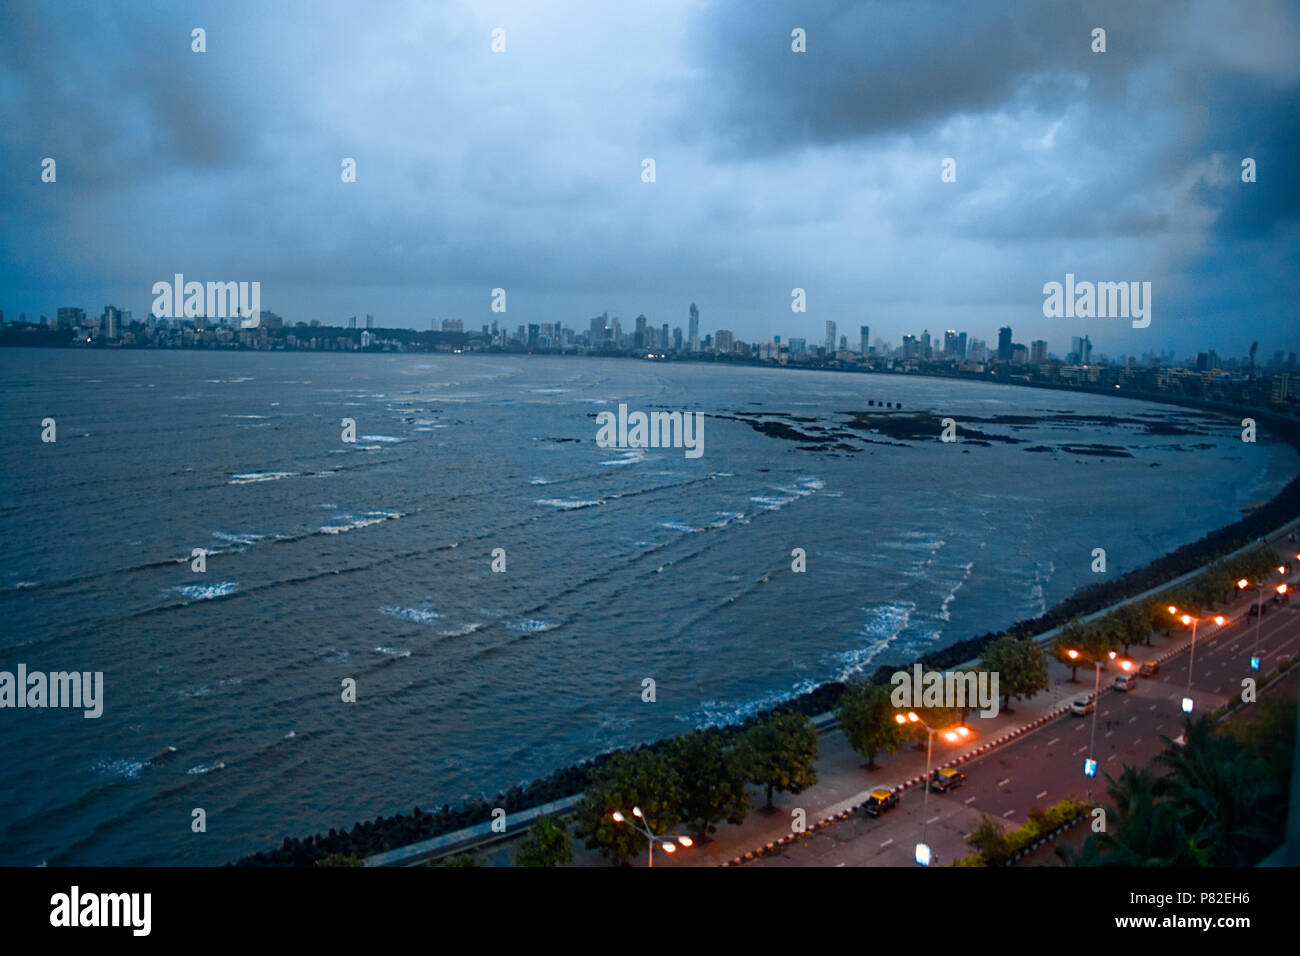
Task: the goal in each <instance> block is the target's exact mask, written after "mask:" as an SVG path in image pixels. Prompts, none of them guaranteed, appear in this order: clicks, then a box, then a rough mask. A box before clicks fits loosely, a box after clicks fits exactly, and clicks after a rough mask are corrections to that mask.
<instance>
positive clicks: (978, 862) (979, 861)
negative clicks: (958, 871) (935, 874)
mask: <svg viewBox="0 0 1300 956" xmlns="http://www.w3.org/2000/svg"><path fill="white" fill-rule="evenodd" d="M951 865H952V866H988V864H987V863H985V862H984V858H983V857H982V856H980V855H979V854H978V853H975V854H972V855H971V856H959V857H958V858H957V859H955V860H953V861H952V864H951Z"/></svg>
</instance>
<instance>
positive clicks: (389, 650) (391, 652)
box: [375, 645, 411, 657]
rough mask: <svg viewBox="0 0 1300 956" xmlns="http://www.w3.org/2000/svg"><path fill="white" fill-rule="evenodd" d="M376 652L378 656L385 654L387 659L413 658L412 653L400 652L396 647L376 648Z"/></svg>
mask: <svg viewBox="0 0 1300 956" xmlns="http://www.w3.org/2000/svg"><path fill="white" fill-rule="evenodd" d="M375 652H376V653H378V654H383V655H384V656H385V657H410V656H411V652H410V651H403V650H398V649H397V648H396V647H386V646H383V645H381V646H379V647H376V648H375Z"/></svg>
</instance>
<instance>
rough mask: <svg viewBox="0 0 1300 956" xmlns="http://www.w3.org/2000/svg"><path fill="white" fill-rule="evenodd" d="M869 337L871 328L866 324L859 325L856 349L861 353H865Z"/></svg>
mask: <svg viewBox="0 0 1300 956" xmlns="http://www.w3.org/2000/svg"><path fill="white" fill-rule="evenodd" d="M870 338H871V329H870V327H868V326H865V325H863V326H859V328H858V351H859V352H860V353H862V354H863V355H866V354H867V348H868V346H867V342H868V341H869V340H870Z"/></svg>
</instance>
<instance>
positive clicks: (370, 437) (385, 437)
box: [361, 435, 404, 443]
mask: <svg viewBox="0 0 1300 956" xmlns="http://www.w3.org/2000/svg"><path fill="white" fill-rule="evenodd" d="M361 440H362V441H379V442H389V443H391V442H400V441H404V439H402V438H397V437H394V436H393V435H362V436H361Z"/></svg>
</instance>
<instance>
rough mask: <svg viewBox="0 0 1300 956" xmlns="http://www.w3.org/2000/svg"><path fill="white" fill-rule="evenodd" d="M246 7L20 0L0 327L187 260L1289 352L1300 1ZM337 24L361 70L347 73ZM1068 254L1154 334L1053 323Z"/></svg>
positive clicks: (4, 109) (339, 289)
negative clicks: (1236, 4) (904, 80)
mask: <svg viewBox="0 0 1300 956" xmlns="http://www.w3.org/2000/svg"><path fill="white" fill-rule="evenodd" d="M250 10H251V8H244V7H242V6H241V5H239V4H234V5H231V6H229V7H225V6H216V5H212V6H204V5H199V6H198V7H196V8H194V9H192V10H187V11H184V12H181V11H164V12H162V13H159V12H157V11H150V10H143V9H141V10H134V9H130V8H123V9H112V8H109V9H98V8H94V7H84V8H78V7H76V6H67V7H60V8H58V9H46V8H42V7H39V6H36V5H32V4H26V3H15V4H11V5H8V6H7V8H6V11H5V13H4V14H3V22H4V23H5V26H6V29H4V30H0V48H3V49H4V51H5V56H3V57H0V64H3V65H0V115H3V116H4V118H5V123H4V124H3V131H0V142H2V143H3V147H4V148H3V149H0V168H2V169H3V171H4V176H3V178H2V179H0V182H2V183H3V185H0V190H3V193H2V195H3V198H4V204H5V208H6V209H7V210H8V211H9V213H10V214H9V215H8V216H7V217H5V219H4V220H3V221H0V241H3V242H4V245H5V247H6V250H7V252H8V255H7V256H6V257H5V261H4V262H3V263H2V264H0V299H2V300H3V301H4V302H5V305H4V307H5V309H6V311H7V313H8V314H10V315H17V314H18V313H19V312H27V313H28V314H29V315H32V316H36V315H40V314H42V313H44V314H47V315H53V314H54V310H56V309H57V308H58V307H60V306H64V305H67V303H68V302H69V301H81V302H113V303H116V304H120V306H121V307H122V308H124V309H129V310H132V311H133V312H134V313H135V314H136V315H143V314H146V312H147V310H148V307H149V301H150V298H151V296H150V289H151V287H152V285H153V283H155V282H157V281H158V280H160V279H164V278H168V277H170V276H171V275H172V274H173V273H175V272H178V271H184V272H185V273H186V274H193V275H195V276H199V277H202V278H205V279H206V278H220V279H223V280H226V279H237V280H239V281H258V282H260V283H261V284H262V288H263V293H264V296H265V299H266V301H267V303H268V304H270V305H271V307H272V308H274V309H276V310H277V311H278V312H280V313H282V314H284V315H285V316H286V317H288V318H289V319H291V320H293V321H297V320H300V319H302V320H309V319H312V318H316V319H319V320H321V321H324V322H327V323H331V324H332V323H341V322H342V321H343V320H344V319H346V318H347V317H348V316H351V315H362V314H364V313H365V312H370V313H372V314H374V315H375V316H378V317H381V318H380V319H379V320H378V321H379V322H383V321H385V319H384V318H383V317H387V321H388V322H389V323H390V324H391V325H392V326H393V327H406V328H417V329H418V328H423V327H425V325H426V323H427V321H428V319H429V316H430V313H433V314H436V315H454V316H458V317H461V318H462V319H463V321H464V322H465V325H466V327H467V328H477V327H479V326H480V325H481V324H483V323H484V322H488V323H490V322H491V321H492V320H493V319H494V318H501V316H498V315H495V314H493V312H492V311H491V310H492V306H493V300H494V296H493V290H495V289H503V290H505V292H506V293H507V294H508V298H509V304H508V309H507V315H508V316H509V317H510V320H511V322H512V324H516V323H517V324H524V325H527V324H534V323H537V324H540V323H542V322H554V321H556V320H557V319H560V320H563V321H565V322H577V321H578V318H577V317H578V316H582V315H586V316H592V315H599V314H601V313H604V312H609V313H610V314H614V315H619V316H626V317H627V318H626V320H625V321H628V322H629V323H630V322H631V321H632V319H633V317H635V316H636V315H637V314H645V315H646V316H647V317H648V319H649V321H650V323H651V324H658V323H662V322H663V321H664V319H665V317H667V318H668V321H669V323H670V325H672V326H675V325H677V324H678V321H679V320H678V319H677V318H676V317H677V316H680V315H682V314H683V313H684V312H685V311H686V309H687V308H688V306H689V304H690V302H692V301H694V302H696V303H698V304H699V306H700V309H701V311H702V312H703V313H704V314H706V315H708V316H710V319H709V324H710V325H711V326H712V327H713V328H714V329H718V328H720V329H726V330H729V331H731V332H732V333H733V334H734V335H735V336H736V337H737V338H739V339H742V340H745V341H754V340H761V339H763V338H765V337H767V336H770V335H772V334H778V330H779V334H782V335H788V336H792V337H802V338H806V339H807V340H808V341H809V342H815V341H823V340H824V329H825V323H826V322H827V321H834V322H836V323H837V326H838V328H839V330H840V331H839V333H837V336H838V334H847V335H848V338H849V339H850V342H852V340H853V339H854V338H855V337H856V336H854V335H853V334H852V333H853V332H854V331H855V330H856V329H857V328H858V327H859V326H860V325H862V324H866V325H869V326H870V327H871V328H872V330H873V334H874V335H878V336H881V337H883V338H886V339H889V340H892V341H897V340H898V339H899V338H900V337H901V336H902V335H903V334H905V333H912V334H916V331H917V330H920V329H924V328H927V327H928V328H929V329H930V330H931V332H932V334H941V332H940V330H944V329H948V328H952V327H953V326H963V327H965V328H968V329H971V328H980V329H996V328H998V327H1000V326H1002V325H1008V324H1009V325H1011V326H1012V327H1014V328H1017V329H1021V330H1023V332H1020V333H1018V334H1019V335H1021V337H1022V339H1023V341H1024V342H1025V343H1026V344H1028V343H1030V342H1032V341H1035V340H1047V341H1049V342H1050V341H1054V340H1062V339H1066V338H1071V337H1076V336H1079V337H1082V336H1085V335H1086V336H1088V337H1089V338H1090V340H1091V341H1092V343H1093V344H1094V347H1095V348H1096V349H1097V351H1099V352H1106V353H1110V354H1117V353H1120V352H1125V353H1130V354H1133V353H1141V352H1143V351H1157V352H1158V351H1163V350H1165V349H1169V348H1173V349H1175V350H1178V351H1180V352H1182V353H1195V352H1198V351H1205V350H1207V349H1214V350H1216V351H1217V352H1219V353H1220V354H1224V355H1230V354H1242V353H1244V352H1245V351H1246V350H1247V349H1248V348H1249V346H1250V343H1251V342H1252V341H1258V342H1259V343H1260V350H1261V352H1262V353H1263V354H1266V355H1271V354H1272V353H1273V352H1274V351H1276V350H1277V349H1282V350H1283V351H1291V350H1294V349H1295V348H1296V347H1297V345H1300V338H1298V337H1300V331H1297V323H1296V322H1295V305H1294V303H1295V297H1296V292H1297V290H1296V284H1295V279H1294V262H1295V261H1296V258H1297V251H1298V248H1297V247H1298V245H1300V228H1297V217H1298V213H1300V190H1297V188H1296V186H1295V184H1294V179H1293V177H1291V176H1290V175H1289V165H1288V163H1289V157H1290V155H1292V154H1293V153H1294V150H1295V145H1296V143H1297V140H1298V139H1300V137H1297V124H1296V121H1295V116H1296V115H1297V112H1300V111H1297V109H1296V105H1297V101H1298V99H1300V97H1298V96H1297V91H1298V90H1300V67H1298V66H1297V63H1296V61H1295V59H1294V57H1293V56H1290V55H1289V51H1291V50H1293V49H1294V47H1295V44H1296V38H1297V36H1298V35H1300V16H1298V15H1297V11H1296V9H1295V8H1294V7H1293V6H1285V5H1278V6H1273V5H1270V6H1264V7H1256V8H1254V9H1253V10H1252V12H1251V13H1250V15H1244V14H1243V15H1240V16H1238V15H1235V14H1232V15H1230V14H1228V13H1226V12H1224V11H1220V10H1215V9H1212V8H1209V7H1207V6H1205V5H1202V4H1197V3H1190V2H1188V3H1167V4H1156V5H1152V6H1151V7H1150V8H1149V9H1146V8H1144V9H1141V10H1121V9H1115V10H1108V11H1104V13H1102V14H1093V13H1090V12H1089V13H1085V12H1081V11H1065V10H1059V9H1043V8H1041V5H1035V4H1032V3H1025V4H1011V5H1009V7H1008V9H1007V11H1006V16H1005V17H996V18H993V17H988V16H987V15H984V14H982V13H980V12H979V11H974V10H972V11H958V12H954V11H952V10H951V9H948V8H944V7H937V6H936V7H932V8H924V7H923V8H922V9H919V10H918V9H916V8H911V9H904V8H902V7H898V8H890V7H882V6H878V5H867V4H862V5H855V6H852V7H849V8H842V7H841V6H840V5H837V4H831V3H815V4H813V5H812V6H810V7H807V8H802V9H799V10H797V11H793V12H792V11H783V10H780V9H764V10H761V11H742V10H740V9H739V8H738V6H737V5H736V4H734V3H730V2H728V3H720V4H716V5H713V6H710V7H699V6H697V5H695V4H692V3H687V2H682V3H666V4H663V5H661V7H659V8H657V9H656V16H655V18H654V19H653V22H647V21H646V20H645V18H644V17H643V15H642V14H641V13H640V12H638V11H632V10H628V11H618V10H615V11H611V10H607V9H604V8H602V7H600V6H599V5H583V4H577V5H575V6H573V7H570V8H567V9H565V10H559V11H541V10H533V9H530V8H529V7H528V6H527V5H524V4H509V3H507V4H502V5H500V6H498V7H494V8H493V9H491V10H484V9H480V8H476V7H474V6H471V5H468V4H465V5H459V6H455V5H453V6H448V7H443V8H439V9H434V10H431V9H428V8H426V7H423V6H421V5H418V4H398V5H395V6H393V7H389V8H386V9H385V10H384V11H381V12H379V13H378V14H376V15H375V16H373V17H370V18H368V19H366V20H365V21H364V22H361V21H360V20H359V19H358V15H357V13H356V12H355V11H354V10H352V9H350V8H349V7H347V6H346V5H330V4H325V5H321V6H319V7H312V8H311V9H310V11H309V12H310V15H305V13H306V12H307V11H306V10H305V8H294V7H293V6H292V5H290V6H286V7H285V8H283V9H276V10H272V11H259V13H258V16H257V17H250V16H248V15H246V14H247V13H248V12H249V11H250ZM927 13H928V15H927ZM1098 17H1100V18H1101V19H1102V20H1104V21H1105V24H1104V26H1105V28H1106V29H1107V30H1108V31H1109V33H1108V36H1109V38H1110V42H1109V47H1108V49H1107V50H1106V51H1105V52H1095V51H1093V50H1092V49H1091V47H1090V45H1091V42H1092V40H1091V33H1092V30H1093V29H1094V28H1095V27H1097V25H1098V24H1097V23H1094V20H1096V19H1097V18H1098ZM796 21H797V22H796ZM254 23H255V24H256V26H255V27H254V26H253V24H254ZM922 24H924V27H923V28H922ZM196 25H201V26H202V27H203V29H204V30H205V31H206V37H207V46H206V49H205V51H204V52H202V53H197V52H194V51H193V50H192V49H191V40H190V35H191V30H192V29H194V28H195V26H196ZM796 27H797V28H798V29H800V30H803V31H805V33H806V36H807V44H806V50H805V51H804V52H795V51H794V50H793V49H792V45H791V40H790V37H791V32H792V29H794V28H796ZM497 29H501V30H503V31H504V33H503V37H504V40H503V44H502V46H503V48H502V49H501V50H500V51H499V52H493V39H492V36H493V31H494V30H497ZM878 36H883V37H888V39H889V42H888V43H887V44H881V43H874V42H867V45H866V46H865V47H864V42H865V41H864V38H872V37H878ZM432 37H437V38H439V39H438V42H437V49H438V56H436V57H431V56H429V49H430V44H431V43H432V42H433V41H432V40H431V39H430V38H432ZM720 38H721V39H720ZM359 47H360V48H365V49H375V50H384V51H385V52H384V57H383V60H384V63H383V64H382V65H381V64H378V63H376V62H374V61H373V60H367V61H366V62H367V68H366V69H365V70H364V71H349V70H344V71H343V72H342V73H340V72H339V69H338V65H339V64H340V63H344V64H346V63H348V62H352V61H354V60H355V51H356V50H357V49H358V48H359ZM864 49H865V50H866V54H865V55H864ZM990 49H1000V50H1003V51H1004V52H1005V53H1006V55H1005V56H1000V57H990V56H988V53H987V51H988V50H990ZM299 50H311V51H312V52H311V54H310V55H305V54H302V53H299V52H298V51H299ZM250 61H251V62H257V63H258V64H259V68H258V70H257V71H254V73H253V74H249V73H248V71H246V70H241V69H239V67H240V65H241V64H244V63H247V62H250ZM928 64H934V65H935V67H934V69H930V68H929V67H928ZM918 65H919V66H918ZM900 73H906V74H909V75H913V76H915V77H919V79H917V81H916V82H914V83H909V84H902V85H900V84H898V83H896V82H891V79H892V78H893V77H896V76H897V75H899V74H900ZM592 76H600V77H601V78H602V81H601V82H599V83H592V82H591V80H590V78H591V77H592ZM411 88H418V89H420V90H422V91H423V93H422V95H421V96H420V97H418V98H416V99H414V100H413V99H412V98H411V97H410V96H409V95H405V91H407V90H409V89H411ZM1117 142H1123V143H1127V144H1130V148H1126V149H1115V148H1113V146H1114V144H1115V143H1117ZM47 158H48V159H53V160H55V161H56V164H57V177H56V178H55V179H54V180H53V181H43V173H44V172H45V170H44V161H45V160H46V159H47ZM646 160H653V163H654V176H653V180H652V181H646V179H645V178H644V173H645V168H646V167H645V161H646ZM949 160H951V161H952V163H953V166H952V178H951V180H950V181H945V178H944V176H945V171H946V164H947V163H948V161H949ZM1246 160H1250V162H1251V164H1252V177H1251V179H1252V181H1246V180H1245V174H1244V172H1243V171H1242V164H1243V163H1245V162H1246ZM349 161H351V162H352V163H353V164H354V173H355V176H354V178H355V181H347V180H346V179H345V178H344V177H343V176H341V174H340V166H341V164H342V165H344V167H345V168H344V170H343V171H344V173H345V174H346V172H347V170H346V163H347V162H349ZM1067 274H1068V275H1077V276H1078V277H1079V278H1080V280H1084V281H1091V282H1127V281H1141V282H1150V283H1151V288H1152V296H1153V300H1152V301H1153V304H1152V312H1153V315H1152V322H1151V326H1150V328H1146V329H1136V328H1132V327H1131V326H1130V325H1129V323H1128V322H1127V321H1124V320H1122V319H1121V320H1116V319H1099V318H1091V319H1049V318H1047V317H1045V316H1044V314H1043V300H1044V293H1043V288H1044V285H1045V284H1047V283H1051V282H1059V281H1060V280H1061V279H1062V277H1063V276H1066V275H1067ZM675 288H676V289H684V290H689V291H688V292H684V293H682V294H680V295H679V294H674V293H669V292H667V291H665V290H668V289H675ZM795 290H802V292H803V294H804V297H805V301H804V302H803V307H804V308H805V309H806V311H804V312H792V310H791V305H792V297H793V296H794V295H795ZM863 302H869V303H870V305H869V306H866V307H864V306H863V305H862V303H863ZM272 303H273V304H272ZM958 316H960V318H959V319H958ZM701 334H703V333H701Z"/></svg>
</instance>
